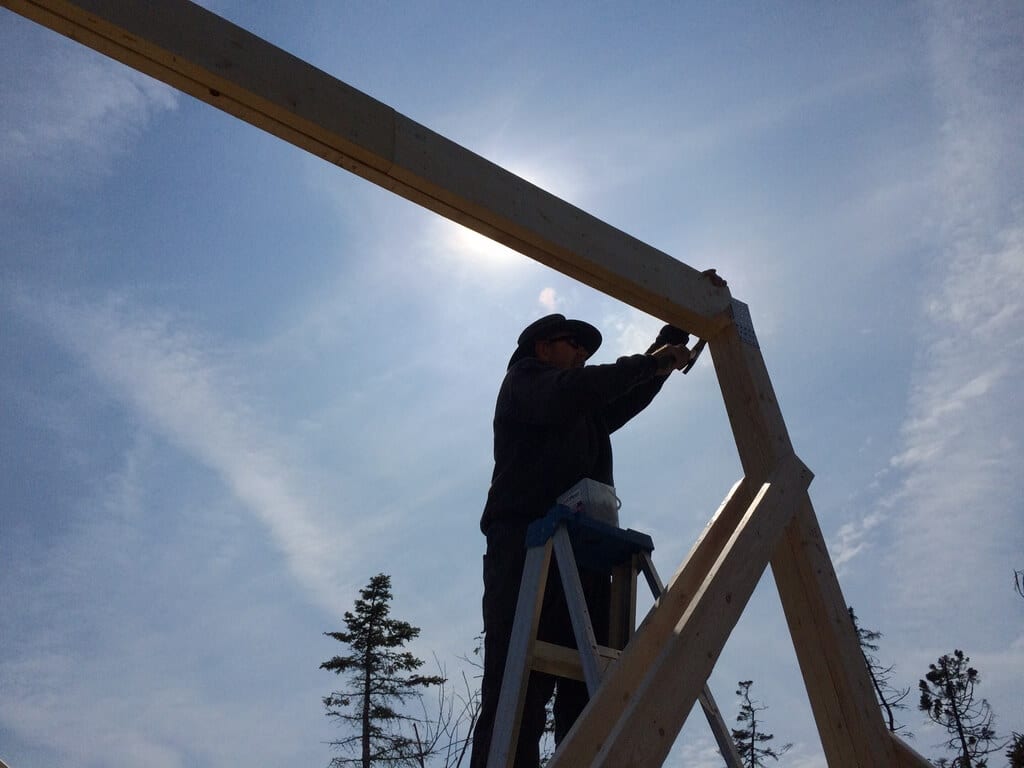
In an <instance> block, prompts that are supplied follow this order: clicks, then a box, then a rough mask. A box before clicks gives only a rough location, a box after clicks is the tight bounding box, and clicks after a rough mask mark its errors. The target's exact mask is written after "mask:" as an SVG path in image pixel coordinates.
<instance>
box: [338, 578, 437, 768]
mask: <svg viewBox="0 0 1024 768" xmlns="http://www.w3.org/2000/svg"><path fill="white" fill-rule="evenodd" d="M390 614H391V577H390V576H387V575H385V574H383V573H380V574H377V575H376V576H374V577H373V578H372V579H370V582H369V584H367V586H366V587H365V588H363V589H362V590H361V591H360V598H359V599H358V600H356V601H355V605H354V607H353V610H352V611H346V612H345V617H344V618H345V627H346V630H345V631H344V632H325V633H324V634H325V635H327V636H328V637H333V638H334V639H335V640H337V641H338V642H341V643H345V644H346V645H347V646H348V648H349V651H350V653H349V654H348V655H346V656H335V657H333V658H331V659H329V660H328V661H325V662H324V663H323V664H321V665H320V668H321V669H326V670H329V671H331V672H334V673H335V674H338V675H342V674H344V675H346V677H345V683H346V686H347V687H346V688H345V690H342V691H333V692H332V693H331V694H330V695H329V696H325V697H324V699H323V702H324V707H326V709H327V716H328V717H334V718H338V720H339V721H341V722H342V723H344V724H345V725H346V726H348V727H349V728H350V729H351V731H352V732H351V733H350V734H349V735H348V736H345V737H344V738H342V739H339V740H337V741H332V742H331V745H332V746H334V747H335V748H337V749H339V750H340V751H342V752H344V753H347V754H346V755H344V756H337V757H334V758H333V759H332V760H331V768H344V767H345V766H360V768H372V767H373V766H404V765H416V764H421V763H422V762H423V759H424V758H425V755H423V754H421V753H422V748H421V747H420V746H419V739H417V738H416V735H415V732H413V733H412V734H410V732H409V731H410V730H412V728H413V726H414V725H415V724H416V723H417V722H420V721H421V719H420V718H417V717H415V716H413V715H412V714H411V713H410V709H409V706H408V705H409V704H412V703H416V704H419V703H420V699H421V697H422V695H423V692H424V690H425V689H426V688H428V687H430V686H434V685H441V684H443V683H444V678H443V677H440V676H430V675H421V674H418V673H417V670H418V669H419V668H420V667H422V666H423V662H422V661H421V660H420V659H418V658H416V657H415V656H414V655H413V654H412V653H411V652H409V651H406V650H403V648H404V647H405V645H406V644H407V643H408V642H409V641H411V640H413V639H415V638H416V637H418V636H419V633H420V630H419V627H414V626H413V625H412V624H409V623H408V622H405V621H399V620H397V619H393V618H391V615H390Z"/></svg>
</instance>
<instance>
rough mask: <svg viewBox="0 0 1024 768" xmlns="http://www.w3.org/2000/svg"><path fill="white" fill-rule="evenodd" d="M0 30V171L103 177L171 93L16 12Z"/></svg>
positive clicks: (171, 99) (21, 180) (172, 101)
mask: <svg viewBox="0 0 1024 768" xmlns="http://www.w3.org/2000/svg"><path fill="white" fill-rule="evenodd" d="M5 22H7V23H5V25H4V26H3V27H0V40H2V41H3V42H4V45H0V50H2V51H3V53H2V54H0V69H2V70H4V71H6V72H10V73H14V72H17V73H18V74H17V76H12V77H7V78H4V79H2V80H0V141H2V143H3V146H4V151H3V153H2V154H0V176H10V177H11V178H17V179H18V184H19V187H23V186H24V185H25V184H27V183H28V182H29V181H30V180H31V179H36V180H51V181H52V180H54V179H58V178H60V179H66V178H67V177H68V176H69V175H79V174H83V173H84V174H86V175H88V174H104V173H107V172H108V171H109V169H110V164H111V161H112V160H113V159H114V158H116V157H118V156H120V155H121V154H122V153H123V152H124V151H125V150H126V149H127V148H128V146H129V144H130V142H131V141H132V140H133V139H134V138H135V137H136V136H138V135H139V133H140V132H141V130H142V129H143V128H145V127H146V125H148V124H149V122H150V120H151V119H152V118H153V116H154V115H156V114H158V113H160V112H162V111H165V110H170V109H174V108H176V106H177V104H178V99H179V97H178V95H177V92H176V91H173V90H172V89H171V88H169V87H167V86H165V85H163V84H162V83H159V82H157V81H156V80H153V79H151V78H149V77H147V76H145V75H142V74H140V73H138V72H136V71H135V70H131V69H128V68H127V67H125V66H123V65H121V64H119V63H117V62H114V61H112V60H110V59H107V58H106V57H104V56H102V55H100V54H98V53H96V52H94V51H91V50H88V49H86V48H84V47H83V46H81V45H79V44H77V43H73V42H71V41H70V40H65V39H64V38H62V37H59V36H57V35H55V34H54V33H52V32H49V31H48V30H45V29H43V28H42V27H39V26H37V25H35V24H33V23H32V22H29V21H26V20H24V19H18V18H16V17H10V18H9V19H5Z"/></svg>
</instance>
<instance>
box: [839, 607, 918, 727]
mask: <svg viewBox="0 0 1024 768" xmlns="http://www.w3.org/2000/svg"><path fill="white" fill-rule="evenodd" d="M848 610H849V612H850V620H851V621H853V628H854V629H856V630H857V640H858V641H859V642H860V652H861V653H862V654H863V655H864V661H865V662H866V663H867V665H868V673H869V674H870V675H871V684H872V685H873V686H874V688H875V695H876V696H877V697H878V704H879V706H881V707H882V712H883V713H884V714H885V724H886V727H888V729H889V730H890V731H891V732H892V733H899V732H900V731H903V735H904V736H913V734H912V733H910V732H909V731H906V730H905V729H906V726H905V725H901V724H898V723H897V722H896V710H898V709H906V708H907V705H906V704H904V703H903V700H904V699H906V698H907V696H909V695H910V688H909V687H907V688H896V687H895V686H894V685H893V684H892V683H891V682H890V681H891V680H892V670H893V667H892V666H891V665H890V666H888V667H883V666H882V664H881V662H879V660H878V657H877V656H875V653H876V652H877V651H878V643H877V640H879V639H880V638H881V637H882V633H881V632H875V631H874V630H870V629H864V628H863V627H861V626H860V623H859V622H858V621H857V614H856V613H854V611H853V606H849V607H848Z"/></svg>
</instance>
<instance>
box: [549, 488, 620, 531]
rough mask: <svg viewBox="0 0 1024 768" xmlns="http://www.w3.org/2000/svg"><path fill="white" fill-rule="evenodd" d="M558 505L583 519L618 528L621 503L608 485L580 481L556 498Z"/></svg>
mask: <svg viewBox="0 0 1024 768" xmlns="http://www.w3.org/2000/svg"><path fill="white" fill-rule="evenodd" d="M558 503H559V504H562V505H564V506H566V507H568V508H569V509H571V510H572V511H573V512H579V513H580V514H581V515H583V516H584V517H589V518H592V519H594V520H598V521H600V522H602V523H605V524H606V525H614V526H615V527H616V528H618V527H619V507H621V506H622V502H621V501H619V497H618V496H616V495H615V489H614V488H613V487H612V486H610V485H605V484H604V483H599V482H598V481H597V480H591V479H590V478H589V477H588V478H584V479H583V480H580V481H579V482H578V483H576V485H574V486H573V487H572V488H570V489H569V490H568V491H566V492H565V493H563V494H562V495H561V496H559V497H558Z"/></svg>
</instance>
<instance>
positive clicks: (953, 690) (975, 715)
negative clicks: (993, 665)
mask: <svg viewBox="0 0 1024 768" xmlns="http://www.w3.org/2000/svg"><path fill="white" fill-rule="evenodd" d="M970 660H971V658H970V657H969V656H966V655H964V652H963V651H961V650H959V649H957V650H955V651H953V654H952V655H949V654H946V655H944V656H940V657H939V659H938V661H937V663H935V664H929V665H928V674H927V675H925V679H924V680H921V681H920V682H919V683H918V687H919V688H920V690H921V700H920V703H919V705H918V706H919V708H920V709H921V711H922V712H927V713H928V717H929V719H931V721H932V722H934V723H936V724H938V725H941V726H942V727H943V728H945V729H946V732H947V733H948V734H949V739H948V740H947V741H946V748H947V749H951V750H954V751H956V752H957V756H956V757H955V758H954V759H953V762H952V763H951V765H952V766H953V768H984V766H987V765H988V761H987V759H986V758H985V755H987V754H989V753H990V752H995V751H996V750H997V749H999V746H997V745H995V744H993V741H994V740H995V735H996V734H995V731H994V730H993V729H992V723H993V722H994V716H993V714H992V708H991V707H990V706H989V704H988V702H987V701H986V700H985V699H981V700H980V701H978V700H977V699H976V698H975V695H974V689H975V687H976V686H977V685H978V683H979V682H981V678H980V676H979V675H978V670H976V669H974V667H971V666H968V662H970Z"/></svg>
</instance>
